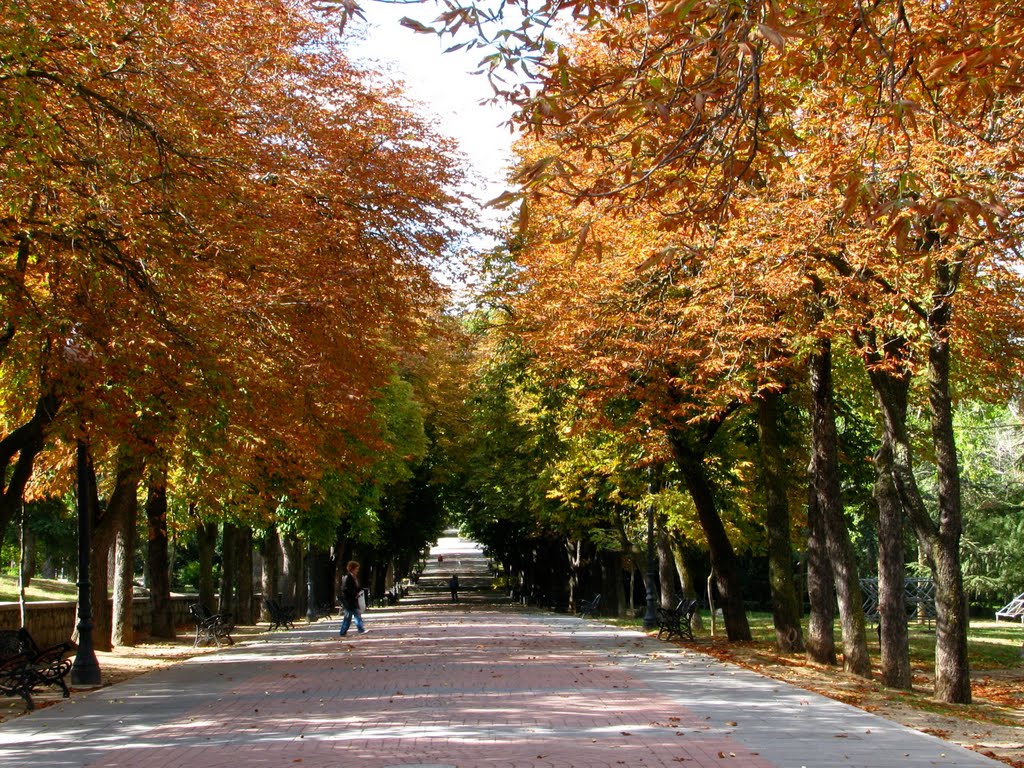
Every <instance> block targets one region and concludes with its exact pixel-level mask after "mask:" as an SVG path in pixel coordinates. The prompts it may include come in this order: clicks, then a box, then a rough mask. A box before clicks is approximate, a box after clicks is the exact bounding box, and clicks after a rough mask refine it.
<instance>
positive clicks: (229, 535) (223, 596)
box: [217, 522, 238, 615]
mask: <svg viewBox="0 0 1024 768" xmlns="http://www.w3.org/2000/svg"><path fill="white" fill-rule="evenodd" d="M237 530H238V528H237V527H236V526H235V525H234V524H233V523H228V522H225V523H224V527H223V533H222V535H221V539H220V601H219V603H218V604H217V613H220V614H232V615H233V614H234V603H235V579H236V578H237V575H238V572H237V565H238V558H237V557H236V556H235V552H236V545H237V544H238V537H237V536H236V535H235V532H236V531H237Z"/></svg>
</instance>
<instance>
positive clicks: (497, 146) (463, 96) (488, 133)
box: [349, 0, 514, 224]
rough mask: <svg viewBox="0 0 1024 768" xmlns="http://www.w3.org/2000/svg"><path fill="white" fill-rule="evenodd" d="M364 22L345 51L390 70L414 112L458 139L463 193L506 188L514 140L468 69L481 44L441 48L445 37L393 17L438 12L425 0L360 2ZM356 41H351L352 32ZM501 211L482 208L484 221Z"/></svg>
mask: <svg viewBox="0 0 1024 768" xmlns="http://www.w3.org/2000/svg"><path fill="white" fill-rule="evenodd" d="M362 8H363V11H364V12H365V14H366V21H365V22H362V21H356V22H354V23H353V27H355V29H354V30H353V31H355V32H356V33H357V35H356V36H353V37H351V38H350V48H349V52H350V55H351V56H352V57H353V58H354V59H356V60H362V61H365V62H367V63H370V64H372V65H374V66H375V67H377V68H379V69H381V70H383V71H385V72H386V73H388V74H390V75H392V76H393V77H394V78H395V79H396V80H399V81H401V82H403V83H404V85H405V89H406V93H407V95H408V97H409V98H410V99H411V100H413V101H415V102H420V104H421V106H420V109H419V111H420V113H421V114H422V115H424V116H425V117H426V118H427V119H428V121H430V123H431V124H433V125H434V127H435V128H436V129H437V130H438V131H439V132H440V133H443V134H445V135H448V136H451V137H452V138H454V139H455V140H456V141H458V143H459V146H460V148H461V150H462V152H463V153H464V154H465V156H466V158H467V160H468V170H469V173H468V175H469V181H470V185H469V190H468V191H469V192H470V194H471V195H472V196H473V197H474V198H475V199H477V200H478V201H479V202H480V203H485V202H487V201H488V200H492V199H494V198H495V197H497V196H498V195H500V194H501V193H502V192H503V191H504V190H505V189H506V188H507V181H506V180H507V177H508V170H509V166H510V164H511V161H512V152H511V146H512V142H513V140H514V137H513V135H512V133H511V132H510V130H509V128H508V126H503V125H502V123H504V122H505V121H506V120H507V117H508V110H507V108H506V107H504V106H503V105H500V104H483V103H482V102H484V101H486V100H487V99H490V98H491V96H492V95H493V94H492V91H491V86H490V84H489V83H488V82H487V77H486V76H485V75H474V74H471V73H472V72H473V71H474V70H476V69H477V68H478V64H479V61H480V59H481V58H482V57H483V56H484V55H485V54H486V52H487V51H486V50H483V49H475V50H470V51H466V50H458V51H453V52H452V53H444V50H445V49H446V48H447V47H449V46H450V45H452V41H451V40H450V39H445V40H443V41H442V40H441V39H439V38H438V37H437V36H436V35H425V34H418V33H416V32H413V31H412V30H410V29H407V28H405V27H403V26H401V24H400V23H399V20H400V19H401V18H402V17H403V16H410V17H412V18H414V19H417V20H418V21H423V22H424V23H428V24H429V23H430V22H431V20H432V19H433V18H434V16H435V15H436V14H437V13H438V12H439V11H438V9H437V6H435V5H434V4H432V3H414V4H394V5H393V4H387V3H378V2H372V0H371V1H370V2H365V3H362ZM360 33H361V34H362V37H363V39H362V40H358V41H356V40H355V37H357V36H358V35H359V34H360ZM502 215H503V214H502V213H501V212H498V211H494V210H490V211H489V212H486V213H485V216H486V220H487V223H489V224H494V223H495V222H496V221H497V220H498V219H499V218H500V217H501V216H502Z"/></svg>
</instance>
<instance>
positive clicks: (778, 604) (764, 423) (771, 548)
mask: <svg viewBox="0 0 1024 768" xmlns="http://www.w3.org/2000/svg"><path fill="white" fill-rule="evenodd" d="M780 399H781V395H779V394H777V393H771V392H769V393H765V394H764V395H762V396H761V398H760V399H759V400H758V407H757V421H758V431H759V433H760V453H761V482H762V485H763V486H764V491H765V527H766V529H767V533H768V578H769V581H770V582H771V588H772V620H773V622H774V625H775V644H776V646H777V647H778V649H779V651H780V652H781V653H799V652H801V651H803V650H804V641H803V630H802V628H801V626H800V613H801V611H800V602H799V599H798V597H797V589H796V583H795V579H794V577H793V544H792V538H791V534H790V525H789V499H788V496H787V491H788V488H787V483H786V469H785V460H784V458H783V456H782V449H781V447H780V445H779V430H778V421H779V401H780Z"/></svg>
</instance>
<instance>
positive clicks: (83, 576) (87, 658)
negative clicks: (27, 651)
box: [71, 439, 100, 686]
mask: <svg viewBox="0 0 1024 768" xmlns="http://www.w3.org/2000/svg"><path fill="white" fill-rule="evenodd" d="M89 481H90V473H89V452H88V447H87V446H86V444H85V440H82V439H80V440H79V441H78V651H77V652H76V653H75V661H74V663H73V664H72V665H71V682H72V684H74V685H90V686H92V685H99V684H100V664H99V662H98V661H97V660H96V651H95V649H94V647H93V643H92V583H91V582H90V580H89V552H90V550H91V548H92V547H91V542H90V524H91V520H90V519H89V515H90V509H89V498H90V496H91V494H90V482H89Z"/></svg>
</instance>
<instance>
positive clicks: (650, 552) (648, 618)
mask: <svg viewBox="0 0 1024 768" xmlns="http://www.w3.org/2000/svg"><path fill="white" fill-rule="evenodd" d="M651 472H652V469H651V468H648V470H647V494H648V496H650V497H651V498H650V500H649V501H648V502H647V610H646V611H645V612H644V629H654V628H655V627H657V626H658V614H657V611H656V610H655V607H654V602H655V598H654V484H653V483H652V482H651Z"/></svg>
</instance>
